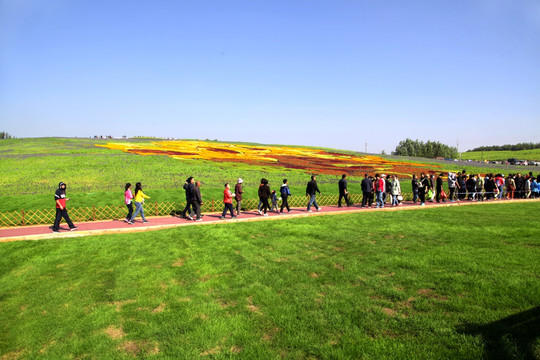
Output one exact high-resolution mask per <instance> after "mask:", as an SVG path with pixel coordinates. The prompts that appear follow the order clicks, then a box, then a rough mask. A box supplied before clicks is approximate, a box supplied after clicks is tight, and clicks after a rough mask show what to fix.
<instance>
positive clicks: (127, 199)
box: [124, 183, 133, 223]
mask: <svg viewBox="0 0 540 360" xmlns="http://www.w3.org/2000/svg"><path fill="white" fill-rule="evenodd" d="M131 199H133V193H132V192H131V184H130V183H127V184H126V191H125V192H124V201H125V203H126V206H127V208H128V214H127V216H126V218H125V219H124V222H127V223H131V216H132V215H133V202H132V201H131Z"/></svg>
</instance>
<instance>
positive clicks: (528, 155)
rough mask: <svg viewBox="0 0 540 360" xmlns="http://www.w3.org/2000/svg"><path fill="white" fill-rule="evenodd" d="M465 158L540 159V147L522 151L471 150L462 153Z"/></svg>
mask: <svg viewBox="0 0 540 360" xmlns="http://www.w3.org/2000/svg"><path fill="white" fill-rule="evenodd" d="M461 158H462V159H463V160H469V159H470V160H480V161H482V160H489V161H491V160H502V161H506V160H508V159H513V158H516V159H518V160H532V161H540V149H533V150H520V151H470V152H464V153H462V154H461Z"/></svg>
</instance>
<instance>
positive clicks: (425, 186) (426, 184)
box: [418, 173, 429, 206]
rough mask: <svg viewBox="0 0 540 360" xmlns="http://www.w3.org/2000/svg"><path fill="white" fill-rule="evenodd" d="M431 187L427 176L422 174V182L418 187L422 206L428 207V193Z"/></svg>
mask: <svg viewBox="0 0 540 360" xmlns="http://www.w3.org/2000/svg"><path fill="white" fill-rule="evenodd" d="M428 187H429V181H428V178H427V177H426V174H424V173H422V174H420V181H419V185H418V197H419V198H420V206H425V205H426V192H427V189H428Z"/></svg>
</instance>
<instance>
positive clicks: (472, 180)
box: [466, 174, 476, 201]
mask: <svg viewBox="0 0 540 360" xmlns="http://www.w3.org/2000/svg"><path fill="white" fill-rule="evenodd" d="M466 185H467V200H469V201H474V200H476V175H473V174H470V175H469V179H467V182H466Z"/></svg>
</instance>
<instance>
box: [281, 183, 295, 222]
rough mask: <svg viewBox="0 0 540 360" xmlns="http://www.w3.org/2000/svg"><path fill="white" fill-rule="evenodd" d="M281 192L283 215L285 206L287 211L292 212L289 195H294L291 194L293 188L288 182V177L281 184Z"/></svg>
mask: <svg viewBox="0 0 540 360" xmlns="http://www.w3.org/2000/svg"><path fill="white" fill-rule="evenodd" d="M280 193H281V209H280V211H279V213H280V214H281V215H283V209H284V208H287V211H288V212H291V208H290V207H289V200H288V199H289V196H292V195H291V190H290V189H289V184H288V183H287V179H283V185H281V189H280Z"/></svg>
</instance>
